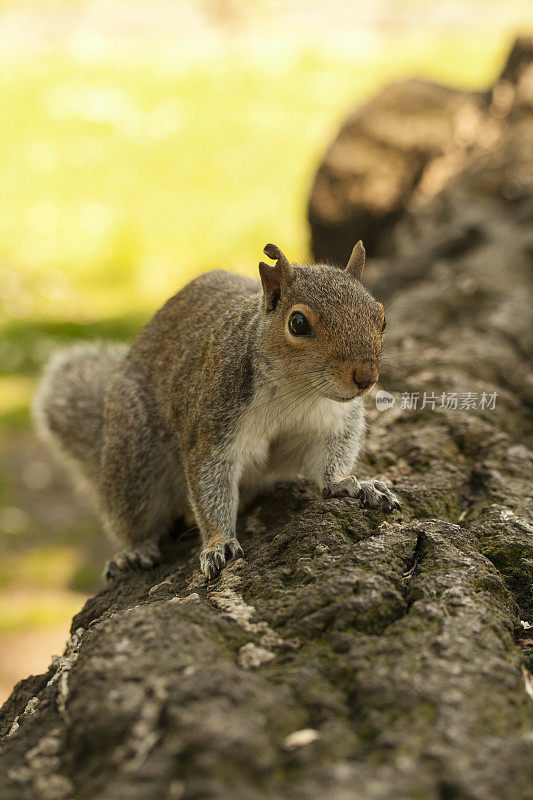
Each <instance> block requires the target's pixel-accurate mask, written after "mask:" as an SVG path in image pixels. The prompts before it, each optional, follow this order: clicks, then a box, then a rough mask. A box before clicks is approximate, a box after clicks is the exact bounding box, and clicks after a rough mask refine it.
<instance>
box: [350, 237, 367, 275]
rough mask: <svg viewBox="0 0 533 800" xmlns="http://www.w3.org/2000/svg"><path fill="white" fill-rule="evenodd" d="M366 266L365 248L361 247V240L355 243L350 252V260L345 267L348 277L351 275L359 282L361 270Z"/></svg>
mask: <svg viewBox="0 0 533 800" xmlns="http://www.w3.org/2000/svg"><path fill="white" fill-rule="evenodd" d="M365 264H366V253H365V248H364V247H363V242H362V241H361V239H359V241H358V242H357V244H356V245H355V247H354V249H353V250H352V255H351V256H350V260H349V261H348V264H347V266H346V272H349V273H350V275H353V276H354V278H357V279H358V280H361V275H362V274H363V270H364V268H365Z"/></svg>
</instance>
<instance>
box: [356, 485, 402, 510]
mask: <svg viewBox="0 0 533 800" xmlns="http://www.w3.org/2000/svg"><path fill="white" fill-rule="evenodd" d="M359 486H360V494H359V497H360V499H361V502H362V503H363V504H364V505H366V506H368V507H369V508H381V509H383V511H401V510H402V504H401V503H400V501H399V499H398V497H397V496H396V495H395V494H394V492H391V490H390V489H389V487H388V486H386V485H385V484H384V483H382V481H376V480H371V481H360V482H359Z"/></svg>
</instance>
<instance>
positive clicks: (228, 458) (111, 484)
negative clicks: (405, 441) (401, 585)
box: [35, 245, 398, 577]
mask: <svg viewBox="0 0 533 800" xmlns="http://www.w3.org/2000/svg"><path fill="white" fill-rule="evenodd" d="M265 252H266V253H267V255H269V256H271V257H273V258H277V259H278V262H277V264H276V265H275V266H274V267H270V266H268V265H267V264H262V265H261V278H262V281H263V289H264V293H263V292H262V291H261V286H260V284H259V283H258V282H257V281H253V280H250V279H248V278H244V277H240V276H237V275H233V274H231V273H227V272H220V271H218V272H210V273H207V274H205V275H201V276H200V277H198V278H196V279H195V280H193V281H191V282H190V283H189V284H188V285H187V286H185V287H184V288H183V289H182V290H181V291H180V292H178V293H177V294H176V295H174V297H172V298H170V300H168V301H167V303H165V305H164V306H163V307H162V308H161V309H160V310H159V311H158V312H157V313H156V314H155V315H154V317H153V318H152V319H151V320H150V321H149V322H148V324H147V325H146V326H145V328H144V329H143V330H142V331H141V332H140V334H139V336H138V337H137V339H136V341H135V342H134V344H133V345H132V346H131V348H130V349H129V351H128V352H127V353H126V351H125V349H124V348H113V347H99V348H98V347H95V346H90V347H86V348H76V349H75V350H73V351H71V353H70V354H67V355H63V356H61V357H60V358H59V359H56V360H54V362H53V363H52V364H51V365H50V367H49V368H48V370H47V374H46V376H45V378H44V379H43V384H42V387H41V390H40V392H39V395H38V398H37V400H36V403H35V414H36V418H37V421H38V427H39V429H40V431H41V432H42V433H43V434H44V435H45V437H46V438H47V440H48V441H52V442H53V443H54V445H55V450H56V451H59V452H60V454H61V455H62V456H63V457H66V458H68V460H69V461H70V462H72V461H74V462H75V463H76V464H77V465H78V467H79V470H80V471H81V473H82V474H83V475H84V477H85V479H86V480H87V481H88V482H89V484H90V485H91V487H92V489H93V492H94V495H95V497H96V499H97V504H98V508H99V510H100V513H101V515H102V517H103V520H104V524H105V527H106V529H107V530H108V532H109V533H110V534H111V535H113V536H115V537H116V538H118V539H119V540H120V541H122V542H124V543H125V544H127V545H128V549H127V550H126V551H124V552H123V553H122V554H119V556H117V558H116V559H115V560H114V562H112V563H111V564H110V566H109V568H108V575H109V576H110V577H112V576H113V575H114V574H116V573H117V572H118V571H120V570H121V569H123V568H125V567H126V566H128V565H132V564H133V565H136V566H142V567H149V566H151V565H152V564H153V563H155V562H156V561H157V560H158V558H159V547H158V542H159V539H160V537H161V535H162V534H163V533H165V532H166V531H167V530H169V528H170V527H171V526H172V524H173V523H174V522H175V520H176V519H177V518H178V517H180V516H186V515H189V516H190V514H191V511H192V514H193V515H194V519H195V520H196V523H197V525H198V527H199V529H200V533H201V536H202V542H203V550H202V553H201V567H202V570H203V571H204V573H205V574H206V575H207V576H208V577H212V576H214V575H215V574H216V573H217V572H218V571H219V570H220V569H221V568H222V567H223V565H224V563H225V562H226V561H227V560H228V559H231V558H235V557H238V556H240V555H242V550H241V548H240V545H239V543H238V542H237V540H236V538H235V521H236V516H237V511H238V507H239V499H241V501H242V499H243V498H244V497H246V498H250V497H252V496H253V494H254V492H255V491H257V490H258V489H260V488H262V487H264V486H265V485H270V484H272V483H273V482H274V481H275V480H277V479H290V478H294V477H296V476H297V475H300V474H303V475H306V476H307V477H309V478H310V479H312V480H313V481H315V482H316V484H317V486H318V488H319V489H320V490H321V491H324V493H326V494H347V493H348V494H355V495H357V496H359V497H361V499H362V501H363V502H367V503H368V504H369V505H371V506H372V507H376V506H379V507H383V508H387V509H390V508H391V507H393V506H395V504H398V501H397V499H396V498H395V497H394V495H392V493H391V492H390V491H389V490H388V489H386V487H383V489H381V488H378V484H377V483H376V482H373V483H372V482H364V483H359V482H358V481H357V479H356V478H354V477H353V476H352V477H353V479H352V480H350V479H349V478H347V476H349V475H350V473H351V471H352V470H353V468H354V466H355V462H356V460H357V457H358V454H359V451H360V449H361V446H362V443H363V438H364V427H365V424H364V410H363V406H362V402H361V399H360V395H361V392H360V390H359V389H358V388H357V387H358V385H359V384H358V380H359V379H360V377H361V375H363V377H365V379H366V383H368V382H369V380H370V381H374V380H375V379H376V377H377V361H378V357H379V353H380V351H381V342H382V337H381V327H382V322H383V307H382V306H381V304H380V303H378V302H377V301H376V300H374V298H373V297H372V296H371V295H370V294H369V293H368V292H367V291H366V290H365V289H364V288H363V287H362V285H361V284H360V283H359V281H358V280H356V278H355V277H354V276H353V275H351V274H350V272H349V271H345V272H342V271H341V270H338V269H336V268H333V267H328V266H324V265H319V266H317V265H303V266H302V265H291V264H290V263H289V262H288V260H287V259H286V258H285V256H284V255H283V254H282V253H281V251H280V250H279V248H276V247H275V246H274V245H270V246H267V248H266V249H265ZM363 252H364V251H363ZM294 308H296V309H297V310H299V311H301V310H302V309H303V311H305V313H306V314H307V315H309V316H310V319H311V321H312V325H311V331H312V332H311V334H310V336H308V337H304V338H298V337H296V338H295V337H294V336H292V335H291V334H290V332H289V329H288V327H287V324H288V323H287V321H288V319H289V317H290V314H291V313H292V310H294ZM369 375H370V376H371V377H370V378H368V376H369ZM381 486H383V485H381Z"/></svg>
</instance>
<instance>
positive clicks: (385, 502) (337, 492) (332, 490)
mask: <svg viewBox="0 0 533 800" xmlns="http://www.w3.org/2000/svg"><path fill="white" fill-rule="evenodd" d="M322 494H323V495H324V497H357V498H359V500H361V502H362V503H363V505H365V506H368V507H369V508H381V509H383V511H401V508H402V504H401V503H400V501H399V499H398V498H397V497H396V495H395V494H394V492H391V490H390V489H389V488H388V486H386V485H385V484H384V483H382V482H381V481H376V480H371V481H358V480H357V478H356V477H355V475H348V477H347V478H343V480H342V481H339V482H338V483H334V484H332V485H331V486H328V487H326V488H325V489H324V491H323V492H322Z"/></svg>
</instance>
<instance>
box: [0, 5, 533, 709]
mask: <svg viewBox="0 0 533 800" xmlns="http://www.w3.org/2000/svg"><path fill="white" fill-rule="evenodd" d="M531 28H533V4H532V3H531V0H508V2H506V3H501V2H499V0H466V1H464V2H459V0H432V1H431V2H430V0H374V1H373V2H361V0H358V1H354V0H351V1H349V0H329V2H325V1H324V0H301V2H300V1H298V0H289V2H274V1H273V0H135V1H133V0H89V1H85V0H54V1H52V0H40V2H24V1H23V0H18V1H16V0H0V60H1V69H0V187H1V188H0V425H1V428H0V470H1V473H0V702H2V701H3V700H4V699H5V698H6V697H7V696H8V694H9V693H10V691H11V688H12V686H13V684H14V683H15V682H16V681H17V680H19V679H20V678H22V677H25V676H26V675H27V674H29V673H31V672H42V671H44V670H45V669H46V667H47V665H48V663H49V661H50V656H51V655H52V653H60V652H62V650H63V645H64V641H65V637H66V634H67V631H68V627H69V623H70V620H71V617H72V615H73V614H74V613H76V612H77V611H78V610H79V609H80V608H81V605H82V603H83V602H84V599H85V598H86V596H87V595H88V594H90V593H92V592H94V591H95V590H96V589H97V588H98V587H99V586H100V585H101V579H100V572H101V569H102V566H103V563H104V560H105V558H106V557H107V556H108V554H109V552H110V548H109V545H108V544H107V543H106V541H105V540H104V538H103V535H102V533H101V532H100V529H99V526H98V524H97V522H96V520H95V519H94V518H93V517H92V516H91V513H90V512H89V511H88V510H87V508H86V507H85V506H84V505H83V504H82V503H80V501H79V499H77V498H76V496H75V494H74V492H73V491H72V490H71V488H70V485H69V483H68V481H67V479H66V476H65V474H64V473H63V472H62V471H61V470H60V469H58V468H57V467H56V466H55V465H54V464H53V463H52V462H51V460H50V459H49V458H48V456H47V454H46V452H45V451H44V449H43V448H42V446H41V445H40V444H39V443H38V442H37V440H36V438H35V437H34V435H33V433H32V432H31V424H30V416H29V404H30V400H31V396H32V393H33V391H34V388H35V385H36V381H37V377H38V374H39V371H40V369H41V368H42V366H43V364H44V363H45V362H46V360H47V358H48V357H49V355H50V354H51V352H53V351H54V350H55V349H56V348H58V347H61V346H64V345H65V344H68V343H72V342H74V341H76V340H80V339H116V340H121V341H129V340H131V339H132V338H133V337H134V335H135V333H136V332H137V331H138V329H139V327H140V326H141V325H142V324H143V322H144V321H145V320H146V319H147V318H148V317H149V316H150V315H151V313H152V312H153V311H154V310H155V309H156V308H157V307H158V306H159V305H160V304H161V303H162V302H163V301H164V300H165V299H166V298H167V297H168V296H169V295H170V294H172V293H173V292H175V291H176V289H178V288H179V287H180V286H182V285H183V284H184V283H186V282H187V281H188V280H189V279H190V278H192V277H193V276H194V275H197V274H198V273H200V272H202V271H205V270H208V269H212V268H214V267H223V268H228V269H232V270H234V271H238V272H242V273H246V274H250V275H255V274H256V270H257V262H258V260H259V259H260V257H261V249H262V247H263V245H264V244H265V243H266V242H267V241H270V240H274V241H276V242H278V243H279V244H280V245H281V246H282V247H283V249H284V250H285V252H286V253H287V254H288V255H289V257H291V258H293V259H295V260H296V259H303V258H306V257H308V256H309V232H308V227H307V223H306V205H307V200H308V195H309V189H310V186H311V182H312V179H313V176H314V172H315V170H316V167H317V165H318V162H319V160H320V157H321V156H322V154H323V152H324V150H325V148H326V147H327V145H328V143H329V142H330V140H331V139H332V137H333V136H334V134H335V133H336V131H337V130H338V127H339V124H340V123H341V121H342V120H343V118H344V117H345V116H346V115H347V114H348V113H349V112H350V111H351V110H353V108H354V107H355V106H357V104H359V103H361V102H363V101H364V100H365V99H367V98H369V97H370V96H371V95H372V94H374V93H375V92H376V91H377V90H379V89H380V88H381V87H382V86H383V85H384V84H386V83H388V82H390V81H392V80H397V79H401V78H405V77H410V76H413V75H416V76H424V77H430V78H433V79H436V80H437V81H440V82H445V83H449V84H451V85H454V86H458V87H461V88H475V89H482V88H483V87H484V86H485V85H487V84H489V83H490V82H491V81H492V80H493V79H494V78H495V77H496V75H497V74H498V72H499V69H500V68H501V66H502V63H503V60H504V58H505V55H506V52H507V50H508V48H509V46H510V44H511V42H512V40H513V38H514V36H515V35H516V34H517V33H521V32H524V31H525V30H526V31H527V30H531ZM370 255H371V254H370Z"/></svg>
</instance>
